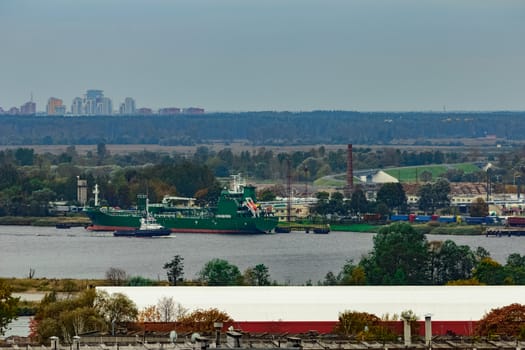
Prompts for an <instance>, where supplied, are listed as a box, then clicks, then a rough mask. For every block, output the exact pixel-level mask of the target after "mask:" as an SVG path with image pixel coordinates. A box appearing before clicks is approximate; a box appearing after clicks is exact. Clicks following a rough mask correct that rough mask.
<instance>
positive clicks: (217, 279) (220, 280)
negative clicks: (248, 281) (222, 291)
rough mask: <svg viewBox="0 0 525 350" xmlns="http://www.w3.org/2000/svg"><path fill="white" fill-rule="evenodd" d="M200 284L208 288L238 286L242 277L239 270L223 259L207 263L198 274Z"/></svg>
mask: <svg viewBox="0 0 525 350" xmlns="http://www.w3.org/2000/svg"><path fill="white" fill-rule="evenodd" d="M199 276H200V279H201V281H202V282H204V283H206V284H207V285H209V286H235V285H240V284H241V281H242V275H241V272H240V271H239V268H238V267H237V266H235V265H232V264H230V263H229V262H228V261H226V260H223V259H213V260H210V261H208V262H207V263H206V264H205V265H204V267H203V268H202V270H201V271H200V273H199Z"/></svg>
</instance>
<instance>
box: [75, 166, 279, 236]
mask: <svg viewBox="0 0 525 350" xmlns="http://www.w3.org/2000/svg"><path fill="white" fill-rule="evenodd" d="M95 202H97V200H95ZM194 203H195V198H185V197H171V196H166V197H164V199H163V200H162V203H157V204H149V203H148V199H147V197H146V196H145V195H139V196H138V201H137V209H136V210H123V209H115V208H109V207H99V206H95V207H91V208H86V209H85V210H84V211H85V213H86V214H87V215H88V216H89V218H90V219H91V225H89V226H88V227H87V229H88V230H92V231H116V230H127V229H129V230H134V229H136V228H138V227H139V226H140V219H141V218H143V217H144V215H145V213H146V211H149V214H150V215H152V216H153V217H154V218H155V220H156V221H157V222H158V223H159V224H160V225H162V226H164V227H166V228H169V229H170V230H171V231H172V232H176V233H230V234H238V233H244V234H248V233H249V234H252V233H270V232H272V231H273V230H274V229H275V227H276V226H277V222H278V218H277V217H276V216H274V215H273V213H271V212H269V211H267V210H263V209H262V208H261V207H260V206H259V205H258V204H257V201H256V195H255V187H253V186H247V185H246V184H244V183H241V182H240V177H239V176H235V177H234V181H233V185H232V188H231V189H225V190H223V191H222V192H221V195H220V197H219V200H218V203H217V207H214V208H209V207H199V206H195V204H194Z"/></svg>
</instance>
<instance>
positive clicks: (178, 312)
mask: <svg viewBox="0 0 525 350" xmlns="http://www.w3.org/2000/svg"><path fill="white" fill-rule="evenodd" d="M157 310H158V312H159V315H160V316H159V317H160V321H161V322H174V321H176V320H177V319H179V318H180V317H182V316H184V315H185V314H186V313H187V310H186V309H185V308H184V307H182V305H181V304H179V303H177V302H175V300H174V299H173V298H171V297H162V298H160V299H159V301H158V303H157Z"/></svg>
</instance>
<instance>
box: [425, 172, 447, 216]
mask: <svg viewBox="0 0 525 350" xmlns="http://www.w3.org/2000/svg"><path fill="white" fill-rule="evenodd" d="M449 194H450V184H449V182H448V181H447V180H445V179H439V180H438V181H437V182H436V183H434V184H425V185H423V186H421V187H420V189H419V191H418V196H419V203H418V205H419V209H421V210H424V211H425V212H430V213H434V212H435V211H436V209H440V208H446V207H448V206H449V205H450V199H449V197H448V196H449Z"/></svg>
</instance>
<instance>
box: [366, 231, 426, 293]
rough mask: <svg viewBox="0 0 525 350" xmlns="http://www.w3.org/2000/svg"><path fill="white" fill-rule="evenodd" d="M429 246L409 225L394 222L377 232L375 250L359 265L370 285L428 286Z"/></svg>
mask: <svg viewBox="0 0 525 350" xmlns="http://www.w3.org/2000/svg"><path fill="white" fill-rule="evenodd" d="M428 264H429V258H428V243H427V240H426V237H425V235H424V234H422V233H419V232H417V231H416V230H415V229H414V228H413V227H412V226H411V225H410V224H407V223H395V224H391V225H389V226H387V227H383V228H381V229H380V230H379V233H378V234H377V235H376V236H375V237H374V248H373V250H372V252H370V253H369V254H368V256H367V257H365V258H363V259H362V260H361V262H360V265H361V266H362V267H363V269H364V271H365V275H366V279H367V282H368V283H369V284H376V285H377V284H379V285H396V284H397V285H405V284H409V285H419V284H426V283H428V275H427V271H428Z"/></svg>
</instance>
